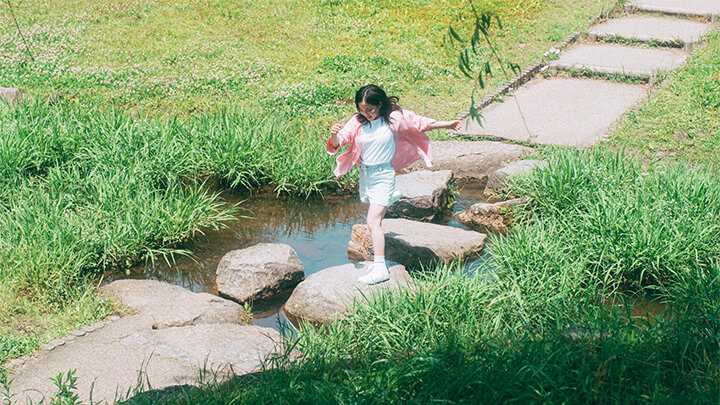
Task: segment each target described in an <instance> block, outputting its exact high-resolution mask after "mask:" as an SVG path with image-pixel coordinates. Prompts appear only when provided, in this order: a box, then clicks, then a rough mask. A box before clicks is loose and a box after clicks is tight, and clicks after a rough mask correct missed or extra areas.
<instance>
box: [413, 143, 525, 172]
mask: <svg viewBox="0 0 720 405" xmlns="http://www.w3.org/2000/svg"><path fill="white" fill-rule="evenodd" d="M430 149H431V151H432V158H433V166H432V167H431V168H430V170H434V171H435V170H451V171H452V172H453V176H454V177H455V178H456V179H458V180H479V181H484V180H486V179H487V177H488V176H489V175H490V174H491V173H492V172H494V171H495V170H497V169H499V168H501V167H503V165H505V164H506V163H507V162H512V161H515V160H519V159H520V158H521V157H522V156H523V155H530V154H533V153H535V150H534V149H533V148H530V147H527V146H521V145H515V144H511V143H505V142H496V141H432V142H431V143H430ZM417 170H426V167H425V164H424V163H423V162H420V161H417V162H415V163H413V164H412V165H410V166H409V167H408V168H407V169H405V170H404V171H403V172H411V171H417Z"/></svg>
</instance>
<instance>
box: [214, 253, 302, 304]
mask: <svg viewBox="0 0 720 405" xmlns="http://www.w3.org/2000/svg"><path fill="white" fill-rule="evenodd" d="M216 274H217V279H216V280H217V288H218V293H219V294H220V295H222V296H223V297H228V298H230V299H233V300H235V301H237V302H240V303H245V302H261V301H264V300H268V299H272V298H274V297H277V296H278V295H282V294H285V293H288V292H290V291H292V289H293V288H295V286H296V285H298V283H300V282H301V281H302V280H303V278H305V269H304V267H303V265H302V262H301V261H300V258H299V257H298V255H297V253H295V250H293V248H292V247H290V245H286V244H284V243H260V244H257V245H254V246H250V247H248V248H245V249H237V250H233V251H230V252H228V253H226V254H225V255H224V256H223V257H222V259H220V263H218V267H217V270H216Z"/></svg>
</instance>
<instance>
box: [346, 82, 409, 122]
mask: <svg viewBox="0 0 720 405" xmlns="http://www.w3.org/2000/svg"><path fill="white" fill-rule="evenodd" d="M399 100H400V99H398V98H397V97H395V96H390V97H388V96H387V94H385V91H383V89H381V88H380V87H378V86H376V85H374V84H368V85H366V86H362V87H360V89H359V90H358V91H357V93H355V108H357V109H360V103H361V102H363V101H364V102H366V103H368V104H371V105H374V106H380V117H382V119H383V120H385V122H386V123H388V124H389V123H390V113H391V112H393V111H395V110H399V109H400V106H399V105H398V101H399ZM357 119H358V121H360V123H361V124H366V123H367V122H368V120H367V118H365V116H363V115H362V114H360V113H358V114H357Z"/></svg>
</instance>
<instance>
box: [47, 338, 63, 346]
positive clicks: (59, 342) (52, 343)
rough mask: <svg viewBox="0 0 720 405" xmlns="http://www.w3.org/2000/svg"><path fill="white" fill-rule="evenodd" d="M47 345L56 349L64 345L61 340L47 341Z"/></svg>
mask: <svg viewBox="0 0 720 405" xmlns="http://www.w3.org/2000/svg"><path fill="white" fill-rule="evenodd" d="M48 344H51V345H53V346H55V347H57V346H62V345H64V344H65V341H64V340H62V339H53V340H51V341H49V342H48Z"/></svg>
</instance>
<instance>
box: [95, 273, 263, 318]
mask: <svg viewBox="0 0 720 405" xmlns="http://www.w3.org/2000/svg"><path fill="white" fill-rule="evenodd" d="M99 294H100V295H101V296H105V297H111V298H115V299H116V300H118V301H120V303H122V304H123V305H127V306H129V307H131V308H133V309H135V310H136V311H137V312H139V313H142V314H143V315H144V316H145V317H147V318H148V319H151V320H152V325H151V326H152V328H154V329H164V328H169V327H173V326H186V325H199V324H211V323H238V324H248V323H250V316H249V315H248V313H247V312H246V311H245V309H244V308H243V307H242V306H241V305H239V304H237V303H235V302H232V301H230V300H226V299H223V298H220V297H217V296H215V295H212V294H206V293H194V292H192V291H189V290H186V289H184V288H182V287H179V286H176V285H172V284H168V283H163V282H160V281H154V280H118V281H113V282H112V283H110V284H108V285H105V286H102V287H100V290H99Z"/></svg>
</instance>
